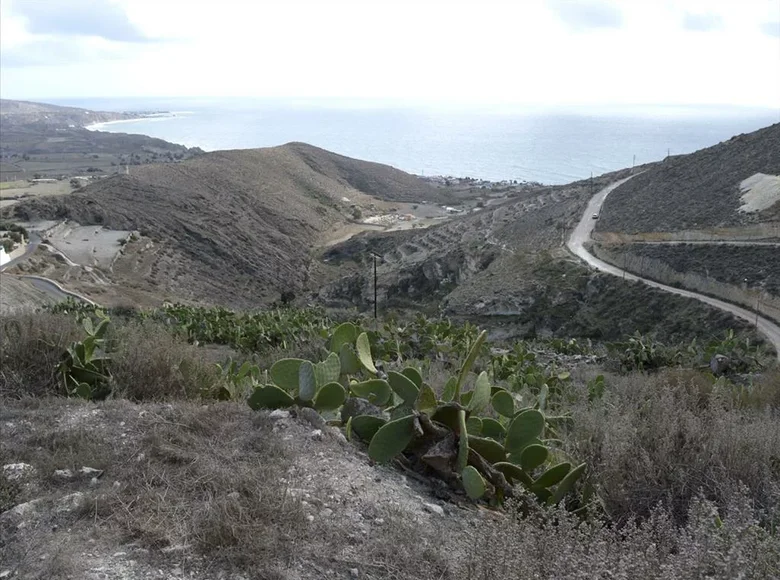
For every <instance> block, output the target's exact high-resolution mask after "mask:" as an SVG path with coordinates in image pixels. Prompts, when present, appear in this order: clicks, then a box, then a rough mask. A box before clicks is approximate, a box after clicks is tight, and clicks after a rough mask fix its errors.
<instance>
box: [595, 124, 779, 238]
mask: <svg viewBox="0 0 780 580" xmlns="http://www.w3.org/2000/svg"><path fill="white" fill-rule="evenodd" d="M756 173H764V174H767V175H780V124H775V125H772V126H770V127H766V128H764V129H760V130H758V131H755V132H753V133H749V134H746V135H738V136H736V137H732V138H731V139H729V140H728V141H724V142H723V143H720V144H718V145H715V146H713V147H708V148H707V149H702V150H701V151H696V152H695V153H691V154H689V155H681V156H677V157H671V158H668V159H667V160H665V161H664V162H662V163H658V164H656V165H654V166H653V167H651V168H650V169H648V170H647V171H646V172H644V173H643V174H641V175H638V176H636V177H635V178H634V179H632V180H630V181H629V182H627V183H625V184H624V185H622V186H620V187H618V188H617V189H616V190H615V191H614V192H612V193H611V194H610V196H609V197H608V198H607V200H606V202H605V203H604V206H603V210H602V214H601V218H600V219H599V223H598V225H597V227H596V231H597V232H623V233H629V234H632V233H638V232H673V231H679V230H690V229H703V228H712V227H723V226H739V225H744V224H748V223H751V222H756V221H768V220H772V219H774V220H776V219H777V212H778V211H780V210H778V207H777V204H775V207H770V208H767V209H766V210H764V211H763V212H760V213H743V212H739V211H738V210H739V208H740V206H741V205H742V201H741V200H740V197H741V192H740V187H739V186H740V183H741V182H742V181H743V180H745V179H747V178H749V177H751V176H753V175H755V174H756ZM773 216H774V217H773Z"/></svg>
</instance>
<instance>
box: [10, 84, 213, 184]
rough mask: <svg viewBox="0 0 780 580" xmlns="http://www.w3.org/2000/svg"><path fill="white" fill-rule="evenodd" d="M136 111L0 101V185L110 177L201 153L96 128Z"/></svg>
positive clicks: (140, 136) (194, 149) (163, 142)
mask: <svg viewBox="0 0 780 580" xmlns="http://www.w3.org/2000/svg"><path fill="white" fill-rule="evenodd" d="M144 116H146V114H145V113H138V112H135V113H133V112H111V111H92V110H88V109H79V108H76V107H61V106H58V105H50V104H46V103H32V102H28V101H12V100H8V99H0V159H1V160H2V165H0V181H14V180H24V179H29V178H32V177H35V176H36V175H37V176H38V177H57V178H60V177H63V176H71V175H84V174H85V173H87V172H89V173H90V174H93V175H95V174H111V173H118V172H120V171H122V170H123V167H122V166H124V165H140V164H143V163H152V162H158V163H164V162H173V161H177V160H182V159H188V158H190V157H193V156H195V155H198V154H199V153H202V151H201V150H200V149H198V148H197V147H193V148H187V147H184V146H183V145H177V144H174V143H168V142H167V141H163V140H162V139H155V138H152V137H147V136H146V135H128V134H124V133H105V132H101V131H90V130H87V129H86V128H85V127H86V126H88V125H91V124H93V123H100V122H106V121H120V120H127V119H137V118H140V117H144Z"/></svg>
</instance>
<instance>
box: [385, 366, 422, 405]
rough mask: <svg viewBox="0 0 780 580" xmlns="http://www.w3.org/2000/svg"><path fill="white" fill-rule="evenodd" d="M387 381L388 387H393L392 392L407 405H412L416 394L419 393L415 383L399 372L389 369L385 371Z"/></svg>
mask: <svg viewBox="0 0 780 580" xmlns="http://www.w3.org/2000/svg"><path fill="white" fill-rule="evenodd" d="M387 382H388V383H390V388H391V389H393V392H395V394H396V395H398V396H399V397H400V398H401V401H403V403H404V404H405V405H407V406H411V405H413V404H414V402H415V401H416V400H417V395H419V394H420V389H418V388H417V385H415V384H414V383H413V382H412V381H411V379H409V378H408V377H406V376H405V375H402V374H401V373H397V372H395V371H390V372H389V373H387Z"/></svg>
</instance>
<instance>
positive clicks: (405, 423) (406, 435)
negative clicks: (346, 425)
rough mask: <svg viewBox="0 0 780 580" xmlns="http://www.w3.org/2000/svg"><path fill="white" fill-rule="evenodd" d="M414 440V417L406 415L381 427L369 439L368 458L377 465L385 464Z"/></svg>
mask: <svg viewBox="0 0 780 580" xmlns="http://www.w3.org/2000/svg"><path fill="white" fill-rule="evenodd" d="M352 427H353V428H354V427H355V425H354V422H353V425H352ZM412 439H414V415H407V416H406V417H401V418H400V419H396V420H395V421H390V422H389V423H386V424H384V425H382V427H380V428H379V430H378V431H377V432H376V434H375V435H374V436H373V437H372V438H371V443H370V444H369V445H368V456H369V457H370V458H371V459H373V460H374V461H376V462H377V463H387V462H388V461H390V460H391V459H392V458H393V457H395V456H396V455H398V454H399V453H401V452H402V451H403V450H404V449H406V446H407V445H409V443H411V442H412Z"/></svg>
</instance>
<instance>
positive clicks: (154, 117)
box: [84, 111, 194, 134]
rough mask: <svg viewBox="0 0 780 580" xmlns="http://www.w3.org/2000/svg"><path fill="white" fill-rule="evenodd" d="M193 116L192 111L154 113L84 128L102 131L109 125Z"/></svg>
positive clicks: (93, 124)
mask: <svg viewBox="0 0 780 580" xmlns="http://www.w3.org/2000/svg"><path fill="white" fill-rule="evenodd" d="M192 114H194V113H193V112H192V111H171V112H169V113H152V114H148V115H143V116H141V117H136V118H134V119H117V120H115V121H101V122H99V123H91V124H89V125H84V128H85V129H86V130H87V131H100V130H101V129H103V128H104V127H106V126H108V125H119V124H124V123H137V122H139V121H164V120H167V119H176V118H178V117H179V115H192ZM139 134H141V133H139Z"/></svg>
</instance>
